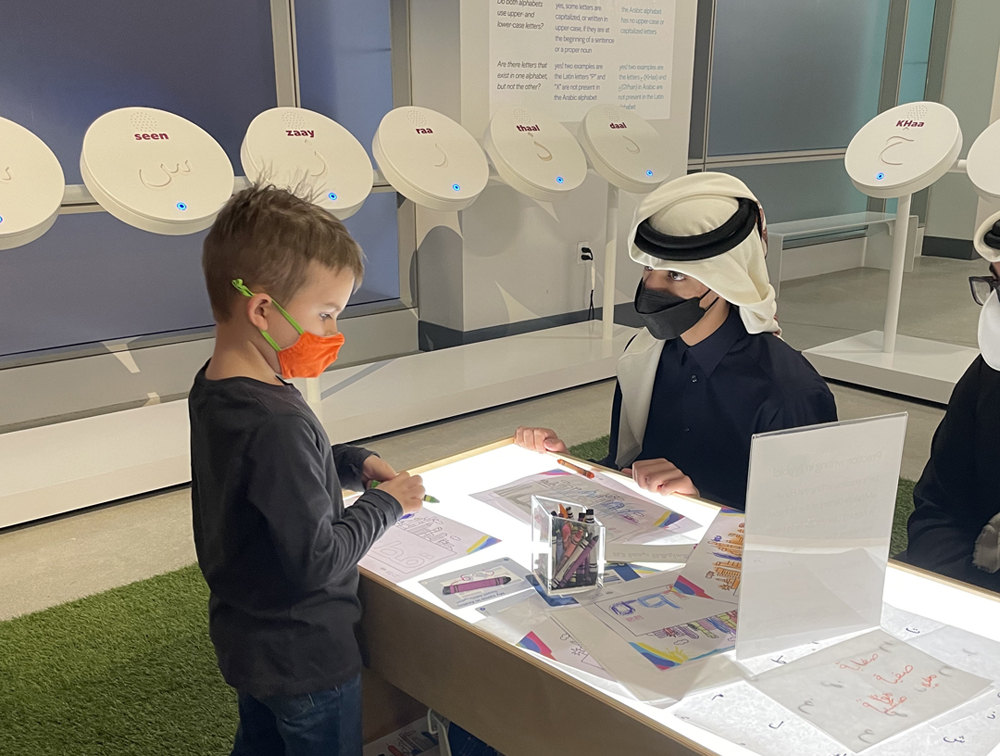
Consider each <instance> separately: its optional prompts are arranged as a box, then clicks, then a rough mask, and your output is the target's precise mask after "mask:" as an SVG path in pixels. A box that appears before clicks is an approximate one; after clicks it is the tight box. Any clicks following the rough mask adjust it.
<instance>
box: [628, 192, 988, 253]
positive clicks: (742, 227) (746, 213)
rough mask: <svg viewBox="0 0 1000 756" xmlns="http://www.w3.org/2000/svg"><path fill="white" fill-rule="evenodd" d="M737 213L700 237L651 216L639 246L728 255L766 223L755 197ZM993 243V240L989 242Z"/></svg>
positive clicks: (745, 201) (642, 228) (639, 237)
mask: <svg viewBox="0 0 1000 756" xmlns="http://www.w3.org/2000/svg"><path fill="white" fill-rule="evenodd" d="M737 201H738V202H739V207H738V208H737V209H736V212H735V213H733V216H732V217H731V218H730V219H729V220H727V221H726V222H725V223H723V224H722V225H721V226H719V227H718V228H716V229H714V230H712V231H709V232H708V233H704V234H698V235H696V236H671V235H670V234H664V233H661V232H660V231H657V230H656V229H655V228H653V226H652V225H651V224H650V222H649V218H647V219H646V220H644V221H643V222H642V223H640V224H639V227H638V228H637V229H636V230H635V246H636V247H638V248H639V249H640V250H641V251H643V252H645V253H646V254H647V255H650V256H651V257H655V258H657V259H659V260H667V261H675V262H688V261H691V260H708V259H709V258H712V257H718V256H719V255H724V254H725V253H726V252H728V251H730V250H731V249H736V247H738V246H739V245H740V244H742V243H743V242H744V241H745V240H746V238H747V237H748V236H750V234H752V233H753V230H754V229H755V228H757V229H760V227H761V225H762V222H761V216H760V208H759V207H758V205H757V203H756V202H754V201H753V200H749V199H745V198H743V197H740V198H738V199H737ZM987 243H989V242H987Z"/></svg>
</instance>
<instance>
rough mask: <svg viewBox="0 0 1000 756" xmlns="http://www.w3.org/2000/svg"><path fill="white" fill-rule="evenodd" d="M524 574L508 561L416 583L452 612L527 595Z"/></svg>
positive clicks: (526, 581) (528, 586)
mask: <svg viewBox="0 0 1000 756" xmlns="http://www.w3.org/2000/svg"><path fill="white" fill-rule="evenodd" d="M527 576H528V570H527V569H525V568H524V567H522V566H521V565H520V564H518V563H517V562H515V561H514V560H513V559H510V558H509V557H503V558H501V559H495V560H493V561H492V562H487V563H486V564H478V565H476V566H474V567H469V568H468V569H466V570H459V571H458V572H450V573H448V574H445V575H438V576H436V577H432V578H425V579H424V580H421V581H420V585H422V586H424V588H426V589H427V590H428V591H430V592H431V595H433V596H434V598H436V599H438V600H439V601H443V602H444V603H445V604H447V605H448V606H450V607H451V608H452V609H465V608H467V607H470V606H477V605H479V604H484V603H486V602H489V601H495V600H497V599H501V598H503V597H504V596H511V595H513V594H515V593H520V592H521V591H530V590H531V584H530V583H529V582H528V580H527Z"/></svg>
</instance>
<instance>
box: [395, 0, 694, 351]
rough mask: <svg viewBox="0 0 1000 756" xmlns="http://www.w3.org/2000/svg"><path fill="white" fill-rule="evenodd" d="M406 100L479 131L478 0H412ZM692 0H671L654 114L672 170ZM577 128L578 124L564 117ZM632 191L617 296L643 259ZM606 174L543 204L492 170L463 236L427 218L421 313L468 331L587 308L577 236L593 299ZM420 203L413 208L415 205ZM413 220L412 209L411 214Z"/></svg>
mask: <svg viewBox="0 0 1000 756" xmlns="http://www.w3.org/2000/svg"><path fill="white" fill-rule="evenodd" d="M410 9H411V14H412V15H411V21H410V40H411V71H412V92H413V103H414V104H415V105H422V106H426V107H430V108H433V109H435V110H439V111H440V112H443V113H444V114H446V115H448V116H450V117H452V118H455V119H457V120H461V122H462V124H463V125H464V126H465V127H466V128H467V129H469V131H470V132H471V133H472V134H473V136H475V137H477V138H480V137H481V136H482V133H483V131H484V129H485V127H486V124H487V123H488V120H489V88H488V87H489V70H488V69H489V65H488V61H489V5H488V2H487V0H434V1H433V2H420V3H413V4H411V6H410ZM696 11H697V3H696V0H678V3H677V15H676V27H677V29H678V30H679V31H678V34H677V38H676V40H675V44H674V61H673V71H674V78H673V82H672V99H671V106H670V112H671V113H672V114H673V116H674V117H672V118H671V119H669V120H663V121H654V122H653V125H654V126H655V127H656V128H657V129H658V130H659V131H660V133H661V134H663V135H664V137H665V138H666V139H667V143H668V145H669V150H670V155H671V165H670V176H671V177H678V176H682V175H684V174H685V173H686V172H687V152H688V132H689V122H690V112H691V79H692V74H693V66H694V36H695V23H696ZM566 125H567V126H568V127H569V128H571V130H572V129H575V128H576V126H575V124H566ZM636 204H637V199H636V198H635V197H632V196H630V195H625V194H623V195H622V197H621V209H620V215H619V219H620V224H619V244H618V263H617V279H618V280H617V286H616V290H617V296H616V299H617V301H618V302H619V303H622V302H629V301H631V300H632V297H633V295H634V292H635V286H636V283H637V281H638V278H639V274H640V268H639V266H637V265H636V264H635V263H633V262H631V260H629V258H628V250H627V248H626V243H625V242H626V236H627V234H628V230H629V228H630V226H631V222H632V215H633V213H634V210H635V206H636ZM606 206H607V183H606V182H605V181H604V180H603V179H601V178H599V177H598V176H596V175H595V174H593V173H591V174H590V175H589V176H588V178H587V180H586V182H585V183H584V185H583V186H581V187H580V188H579V189H577V190H576V191H575V192H574V193H573V194H572V195H571V196H569V197H567V198H566V199H565V200H563V201H561V202H559V203H556V204H555V205H554V207H553V208H552V209H553V212H554V215H555V217H553V215H552V214H550V212H549V211H548V210H547V209H545V208H543V207H541V206H540V205H538V204H537V203H535V202H534V201H532V200H530V199H528V198H526V197H524V196H523V195H520V194H518V193H517V192H515V191H514V190H512V189H510V188H509V187H507V186H506V185H504V184H501V183H499V182H491V184H490V186H488V187H487V189H486V191H484V192H483V194H482V195H481V196H480V197H479V199H478V200H477V201H476V202H475V203H474V204H473V205H472V206H471V207H470V208H469V209H467V210H465V211H463V212H461V213H459V222H460V225H461V236H459V234H458V233H457V232H456V231H454V230H451V229H447V228H442V227H439V228H435V229H434V230H432V231H431V232H430V233H429V234H428V235H427V236H426V238H425V239H424V240H423V242H422V243H421V244H420V246H419V249H418V259H419V268H418V270H419V276H418V278H419V280H418V291H419V304H420V318H421V320H424V321H427V322H431V323H436V324H438V325H442V326H447V327H449V328H453V329H457V330H463V331H470V330H474V329H478V328H485V327H490V326H497V325H504V324H507V323H512V322H518V321H523V320H532V319H535V318H538V317H545V316H552V315H559V314H562V313H567V312H574V311H578V310H583V309H586V307H587V305H588V303H589V292H590V275H589V270H588V268H587V266H585V265H581V264H579V263H578V262H577V257H578V255H577V245H578V243H579V242H584V241H586V242H589V243H590V245H591V248H592V250H593V252H594V254H595V257H596V260H595V265H596V270H597V290H596V292H595V296H594V302H595V305H596V306H598V307H599V306H600V305H601V301H602V297H603V294H602V288H601V279H602V272H603V269H604V261H603V257H604V244H605V208H606ZM417 212H418V215H420V214H422V211H421V210H420V209H419V208H418V211H417ZM419 225H420V222H419V221H418V226H419Z"/></svg>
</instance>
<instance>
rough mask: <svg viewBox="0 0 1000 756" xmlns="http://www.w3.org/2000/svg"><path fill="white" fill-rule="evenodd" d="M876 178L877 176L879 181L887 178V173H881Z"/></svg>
mask: <svg viewBox="0 0 1000 756" xmlns="http://www.w3.org/2000/svg"><path fill="white" fill-rule="evenodd" d="M875 178H877V179H878V180H879V181H881V180H882V179H884V178H885V174H884V173H880V174H878V175H877V176H876V177H875Z"/></svg>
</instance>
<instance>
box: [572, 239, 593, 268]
mask: <svg viewBox="0 0 1000 756" xmlns="http://www.w3.org/2000/svg"><path fill="white" fill-rule="evenodd" d="M576 262H577V264H578V265H591V264H593V262H594V247H593V246H592V245H591V243H590V242H585V241H582V242H578V243H577V245H576Z"/></svg>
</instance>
